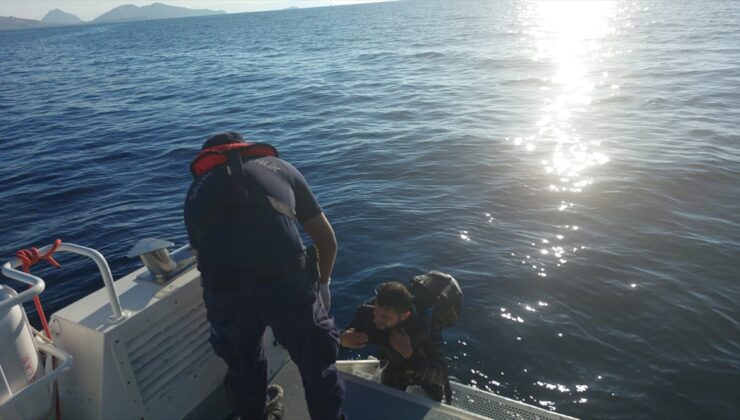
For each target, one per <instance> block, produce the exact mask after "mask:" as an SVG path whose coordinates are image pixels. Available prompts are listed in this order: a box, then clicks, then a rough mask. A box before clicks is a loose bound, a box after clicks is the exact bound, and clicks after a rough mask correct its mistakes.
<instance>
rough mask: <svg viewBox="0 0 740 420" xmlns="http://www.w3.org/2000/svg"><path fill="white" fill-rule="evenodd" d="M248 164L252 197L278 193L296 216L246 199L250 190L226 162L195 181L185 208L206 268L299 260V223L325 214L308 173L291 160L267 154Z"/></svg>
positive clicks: (192, 241) (192, 239) (190, 233)
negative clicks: (301, 171) (306, 176)
mask: <svg viewBox="0 0 740 420" xmlns="http://www.w3.org/2000/svg"><path fill="white" fill-rule="evenodd" d="M243 168H244V173H245V175H244V177H245V179H246V181H247V184H248V188H246V191H248V194H247V196H246V197H251V198H249V199H250V200H252V199H255V198H260V197H262V198H263V197H265V196H267V195H269V196H271V197H274V198H276V199H277V200H279V201H280V202H281V203H285V205H286V206H288V207H289V208H290V209H292V210H293V211H294V212H295V218H291V217H286V216H285V215H283V214H280V213H278V212H276V211H274V210H273V209H271V208H269V207H267V206H260V205H250V204H249V202H245V201H244V197H245V195H244V191H245V189H244V188H243V186H240V185H239V184H238V181H237V180H236V178H235V177H232V176H229V174H228V171H227V167H226V166H225V165H222V166H219V167H216V168H214V169H212V170H210V171H208V172H206V173H205V174H203V175H202V176H200V177H198V178H196V179H195V180H193V183H192V184H191V186H190V190H189V191H188V195H187V198H186V200H185V211H184V218H185V226H186V227H187V232H188V238H189V240H190V244H191V245H192V246H193V248H196V249H197V250H198V262H199V264H200V265H201V267H205V268H209V267H237V268H255V266H257V265H262V266H272V265H278V266H279V265H282V264H284V263H285V262H286V261H292V260H295V259H296V257H299V256H300V255H301V254H303V249H304V247H303V242H302V240H301V235H300V233H299V230H298V226H297V225H296V223H295V222H296V221H297V222H298V223H301V224H304V223H306V222H307V221H308V220H310V219H311V218H313V217H315V216H316V215H318V214H320V213H321V207H320V206H319V204H318V202H317V201H316V198H314V195H313V193H312V192H311V189H310V188H309V186H308V183H307V182H306V180H305V179H304V178H303V175H301V173H300V172H298V170H297V169H296V168H295V167H293V166H292V165H291V164H289V163H288V162H286V161H284V160H282V159H279V158H276V157H261V158H257V159H249V160H247V161H246V162H244V164H243ZM259 201H260V200H259V199H256V200H254V202H259ZM262 201H264V200H262ZM208 215H211V216H210V217H207V216H208Z"/></svg>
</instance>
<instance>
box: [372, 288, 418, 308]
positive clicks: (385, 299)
mask: <svg viewBox="0 0 740 420" xmlns="http://www.w3.org/2000/svg"><path fill="white" fill-rule="evenodd" d="M411 299H412V296H411V292H409V289H407V288H406V286H404V285H403V284H401V283H399V282H397V281H390V282H388V283H383V284H381V285H380V287H378V294H377V296H376V297H375V303H377V304H378V305H380V306H382V307H384V308H390V309H393V310H395V311H396V312H398V313H399V314H402V313H404V312H406V311H410V310H411Z"/></svg>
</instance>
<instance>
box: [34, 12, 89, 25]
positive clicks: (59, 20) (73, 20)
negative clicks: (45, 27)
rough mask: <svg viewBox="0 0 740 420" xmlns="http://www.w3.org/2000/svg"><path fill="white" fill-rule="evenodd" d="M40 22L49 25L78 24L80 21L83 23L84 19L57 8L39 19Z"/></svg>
mask: <svg viewBox="0 0 740 420" xmlns="http://www.w3.org/2000/svg"><path fill="white" fill-rule="evenodd" d="M41 22H42V23H46V24H49V25H79V24H80V23H85V21H84V20H82V19H80V18H78V17H77V16H75V15H73V14H71V13H67V12H65V11H63V10H59V9H54V10H52V11H50V12H49V13H47V14H46V16H44V18H43V19H41Z"/></svg>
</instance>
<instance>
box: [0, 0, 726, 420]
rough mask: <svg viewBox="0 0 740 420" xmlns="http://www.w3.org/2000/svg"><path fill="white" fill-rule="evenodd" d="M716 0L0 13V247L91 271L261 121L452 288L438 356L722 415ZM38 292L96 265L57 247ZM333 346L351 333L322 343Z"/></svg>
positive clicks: (64, 288)
mask: <svg viewBox="0 0 740 420" xmlns="http://www.w3.org/2000/svg"><path fill="white" fill-rule="evenodd" d="M737 22H740V4H739V3H737V2H712V3H707V4H699V3H695V2H653V1H637V2H633V1H630V2H626V1H624V2H622V1H618V2H601V3H596V2H531V3H530V2H493V1H491V2H487V1H464V2H463V1H460V2H457V1H455V2H445V1H437V0H430V1H403V2H397V3H382V4H368V5H358V6H348V7H329V8H319V9H305V10H288V11H279V12H267V13H250V14H237V15H224V16H214V17H201V18H188V19H176V20H164V21H150V22H136V23H124V24H112V25H89V26H77V27H67V28H52V29H36V30H26V31H14V32H2V33H0V180H2V187H0V203H2V205H1V206H0V239H1V240H0V255H1V256H2V259H3V260H7V259H9V258H11V257H12V256H13V254H14V252H15V250H17V249H19V248H24V247H29V246H34V245H35V246H41V245H44V244H47V243H50V242H51V241H52V240H53V239H55V238H57V237H59V238H62V239H63V240H64V241H67V242H74V243H78V244H81V245H86V246H90V247H94V248H96V249H99V250H100V251H101V252H102V253H103V254H104V255H105V256H106V257H107V258H108V260H109V262H110V264H111V267H112V269H113V272H114V275H115V276H116V277H119V276H122V275H125V274H126V273H128V272H130V271H131V270H132V269H134V268H135V267H136V266H138V264H139V262H138V261H135V260H129V259H127V258H125V253H126V252H127V250H128V249H129V248H130V247H132V246H133V245H134V243H136V241H138V240H139V239H141V238H143V237H149V236H154V237H160V238H165V239H169V240H172V241H174V242H176V243H177V244H178V245H182V244H184V243H185V241H186V235H185V229H184V226H183V223H182V203H183V200H184V195H185V191H186V189H187V187H188V185H189V183H190V180H191V179H190V175H189V172H188V164H189V162H190V160H191V159H192V158H193V157H194V155H195V154H196V153H197V151H198V149H199V146H200V145H201V144H202V142H203V141H204V139H205V138H206V137H207V136H208V135H210V134H213V133H216V132H219V131H224V130H240V131H242V132H243V133H244V134H246V135H247V136H249V137H250V138H252V139H254V140H259V141H267V142H270V143H273V144H274V145H275V146H277V147H278V148H279V150H280V151H281V153H282V155H283V157H285V158H286V159H287V160H289V161H291V162H292V163H294V164H295V165H296V166H297V167H298V168H299V169H300V170H301V171H302V172H303V173H304V174H305V176H306V178H307V179H308V181H309V182H310V183H311V185H312V186H313V188H314V192H315V193H316V195H317V197H318V199H319V201H320V202H321V204H322V206H323V208H324V210H325V212H326V213H327V215H328V217H329V219H330V220H331V222H332V223H333V225H334V228H335V230H336V233H337V237H338V241H339V244H340V254H339V257H338V260H337V265H336V270H335V274H334V282H333V293H334V299H333V307H334V311H335V315H336V318H337V320H338V322H339V324H343V323H346V322H347V321H349V319H350V317H351V316H352V313H353V310H354V307H355V306H356V305H358V304H360V303H361V302H362V301H364V300H365V299H366V298H367V297H368V296H369V295H370V294H371V293H372V291H373V289H374V286H375V285H376V284H377V283H379V282H380V281H385V280H388V279H399V280H404V281H405V280H406V279H408V278H409V277H410V276H412V275H415V274H418V273H421V272H424V271H427V270H430V269H438V270H442V271H446V272H449V273H451V274H453V275H454V276H455V277H456V278H457V279H458V280H459V281H460V283H461V285H462V286H463V288H464V290H465V292H466V300H465V308H464V313H463V316H462V319H461V320H460V322H459V323H458V324H457V325H456V326H455V327H454V328H451V329H449V330H448V331H447V332H446V339H447V340H446V350H447V352H448V356H449V358H450V363H451V373H452V374H454V375H455V376H457V377H458V378H459V379H460V380H461V381H462V382H464V383H466V384H470V385H472V386H475V387H479V388H481V389H486V390H490V391H492V392H495V393H498V394H501V395H504V396H507V397H510V398H515V399H519V400H522V401H524V402H527V403H531V404H535V405H539V406H543V407H546V408H549V409H554V410H558V411H560V412H563V413H565V414H569V415H573V416H578V417H582V418H599V419H626V418H629V419H636V418H666V419H668V418H670V419H676V418H690V419H697V418H738V417H740V402H739V401H740V319H739V317H738V302H739V301H740V285H738V284H737V281H738V279H739V277H740V276H739V274H740V270H739V269H738V260H739V258H738V257H740V129H739V127H738V121H740V60H739V59H738V57H740V29H738V25H737ZM59 260H60V262H61V263H62V265H63V267H64V268H63V270H62V271H53V270H51V269H46V268H43V269H42V268H39V269H38V270H39V272H40V273H42V274H44V275H45V276H46V278H47V280H48V281H47V291H46V292H45V294H44V295H43V302H44V304H45V307H46V311H47V312H48V313H51V312H54V311H55V310H58V309H59V308H61V307H64V306H65V305H67V304H69V303H71V302H73V301H75V300H76V299H78V298H80V297H81V296H83V295H85V294H87V293H89V292H91V291H93V290H96V289H98V288H99V287H101V285H102V283H101V281H100V279H99V277H98V276H97V274H96V269H95V268H94V266H93V265H92V264H91V263H89V262H86V261H81V260H79V259H77V258H74V257H70V256H66V255H61V256H60V257H59ZM349 356H350V357H355V356H357V355H356V354H349Z"/></svg>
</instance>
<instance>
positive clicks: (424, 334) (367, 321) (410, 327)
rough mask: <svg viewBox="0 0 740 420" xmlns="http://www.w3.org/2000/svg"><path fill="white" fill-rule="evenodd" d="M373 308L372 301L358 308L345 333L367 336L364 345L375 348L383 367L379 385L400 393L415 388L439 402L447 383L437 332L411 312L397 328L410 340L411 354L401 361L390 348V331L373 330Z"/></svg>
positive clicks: (440, 336)
mask: <svg viewBox="0 0 740 420" xmlns="http://www.w3.org/2000/svg"><path fill="white" fill-rule="evenodd" d="M374 306H375V298H373V299H371V300H369V301H368V302H366V303H365V304H363V305H361V306H360V307H358V308H357V311H356V312H355V318H354V319H353V320H352V322H351V323H350V324H349V325H348V326H347V329H349V328H354V329H355V331H357V332H362V333H365V334H367V337H368V344H374V345H375V346H377V348H378V359H379V360H380V361H381V363H382V364H383V365H385V368H384V369H383V374H382V377H381V382H382V383H383V384H385V385H388V386H392V387H394V388H398V389H402V390H404V389H406V387H407V386H409V385H419V386H421V387H422V388H423V389H424V390H425V391H426V392H427V394H429V396H430V397H432V399H434V400H437V401H442V399H443V398H444V397H446V396H448V393H449V379H448V375H447V358H446V355H445V352H444V348H443V347H442V334H441V331H440V330H439V329H438V328H435V327H434V326H431V325H430V323H429V322H428V321H427V320H426V319H424V318H423V317H421V316H419V315H418V314H416V313H415V312H414V311H412V314H411V316H410V317H409V318H408V319H407V320H406V321H404V322H403V323H402V324H401V325H400V326H399V327H397V328H401V331H402V332H404V333H406V334H408V335H409V337H410V339H411V347H412V349H413V354H412V355H411V357H409V358H408V359H405V358H404V357H403V356H402V355H401V353H399V352H397V351H396V350H395V349H394V348H393V347H391V345H390V330H379V329H378V328H377V327H376V326H375V322H374V321H373V318H374V317H373V307H374ZM448 402H449V401H448Z"/></svg>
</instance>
